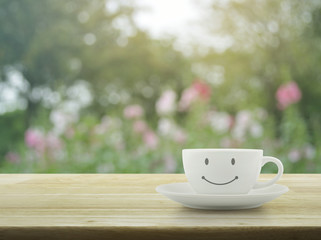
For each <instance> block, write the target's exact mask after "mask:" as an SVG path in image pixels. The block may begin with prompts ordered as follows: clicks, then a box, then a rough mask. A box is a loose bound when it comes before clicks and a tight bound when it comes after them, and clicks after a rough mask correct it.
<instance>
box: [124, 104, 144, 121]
mask: <svg viewBox="0 0 321 240" xmlns="http://www.w3.org/2000/svg"><path fill="white" fill-rule="evenodd" d="M143 114H144V109H143V108H142V107H141V106H140V105H138V104H134V105H129V106H127V107H126V108H125V109H124V117H125V118H127V119H133V118H139V117H141V116H142V115H143Z"/></svg>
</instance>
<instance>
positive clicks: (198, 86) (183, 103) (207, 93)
mask: <svg viewBox="0 0 321 240" xmlns="http://www.w3.org/2000/svg"><path fill="white" fill-rule="evenodd" d="M210 97H211V89H210V86H209V85H208V84H206V83H205V82H203V81H201V80H196V81H194V82H193V84H192V86H190V87H189V88H187V89H185V90H184V91H183V93H182V96H181V99H180V101H179V103H178V108H179V110H180V111H186V110H187V109H188V108H189V107H190V105H191V104H192V103H193V102H195V101H196V100H197V99H200V100H205V101H207V100H209V99H210Z"/></svg>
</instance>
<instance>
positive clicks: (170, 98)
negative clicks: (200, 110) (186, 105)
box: [156, 90, 176, 115]
mask: <svg viewBox="0 0 321 240" xmlns="http://www.w3.org/2000/svg"><path fill="white" fill-rule="evenodd" d="M175 100H176V93H175V92H174V91H173V90H166V91H165V92H163V94H162V95H161V96H160V98H159V99H158V101H157V102H156V111H157V113H158V114H160V115H162V114H170V113H172V112H174V111H175V108H176V106H175Z"/></svg>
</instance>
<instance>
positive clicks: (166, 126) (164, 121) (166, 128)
mask: <svg viewBox="0 0 321 240" xmlns="http://www.w3.org/2000/svg"><path fill="white" fill-rule="evenodd" d="M173 129H174V124H173V123H172V122H171V121H170V120H169V119H168V118H161V119H160V120H159V121H158V132H159V134H160V135H162V136H168V135H170V134H171V132H172V131H173Z"/></svg>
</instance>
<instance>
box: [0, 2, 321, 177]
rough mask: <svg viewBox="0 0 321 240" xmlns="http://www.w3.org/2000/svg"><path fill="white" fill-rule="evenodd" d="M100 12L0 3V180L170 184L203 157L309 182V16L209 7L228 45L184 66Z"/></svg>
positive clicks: (252, 6)
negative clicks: (156, 180)
mask: <svg viewBox="0 0 321 240" xmlns="http://www.w3.org/2000/svg"><path fill="white" fill-rule="evenodd" d="M109 2H111V1H98V0H91V1H89V0H81V1H62V0H56V1H50V0H42V1H34V0H25V1H19V0H0V6H1V7H0V22H1V23H2V25H1V29H0V81H1V82H0V93H1V95H0V114H1V115H0V126H1V135H0V171H1V172H126V173H127V172H182V171H183V169H182V164H181V149H183V148H201V147H204V148H220V147H229V148H263V149H264V151H265V154H266V155H273V156H276V157H278V158H280V159H281V160H282V162H283V163H284V165H285V172H321V163H320V161H319V159H320V154H321V137H320V134H319V133H320V132H321V112H320V109H321V98H320V96H321V84H320V83H321V71H320V68H319V63H320V60H321V48H320V40H321V39H320V38H321V28H320V19H321V4H319V3H318V2H316V1H310V2H301V1H298V0H297V1H287V0H283V1H260V2H247V1H244V2H239V1H230V2H229V3H228V4H222V2H220V1H215V2H214V1H213V4H212V5H211V7H210V8H208V9H207V12H208V13H209V19H210V20H209V19H207V20H206V24H204V27H205V28H207V29H208V31H210V32H211V31H212V34H213V35H214V36H223V37H225V38H226V39H229V41H230V42H231V44H230V46H229V47H228V48H227V49H226V50H225V51H218V50H215V49H208V50H207V51H206V52H205V53H204V51H198V49H199V47H201V46H195V47H194V48H193V49H194V50H193V52H192V54H189V55H187V54H185V53H184V52H181V51H178V50H176V49H175V47H174V43H175V39H170V40H169V39H167V40H166V39H153V38H151V37H150V36H149V35H148V34H147V33H145V32H143V31H142V30H140V29H139V28H138V27H137V26H136V25H135V21H134V20H133V16H134V15H135V13H136V12H137V11H138V10H139V9H138V8H137V7H135V6H134V5H132V6H130V5H124V4H120V5H119V6H118V7H117V8H115V9H110V8H108V7H106V6H107V5H108V3H109ZM106 4H107V5H106ZM274 170H275V169H274V168H273V166H266V167H265V168H264V171H267V172H268V171H274Z"/></svg>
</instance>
